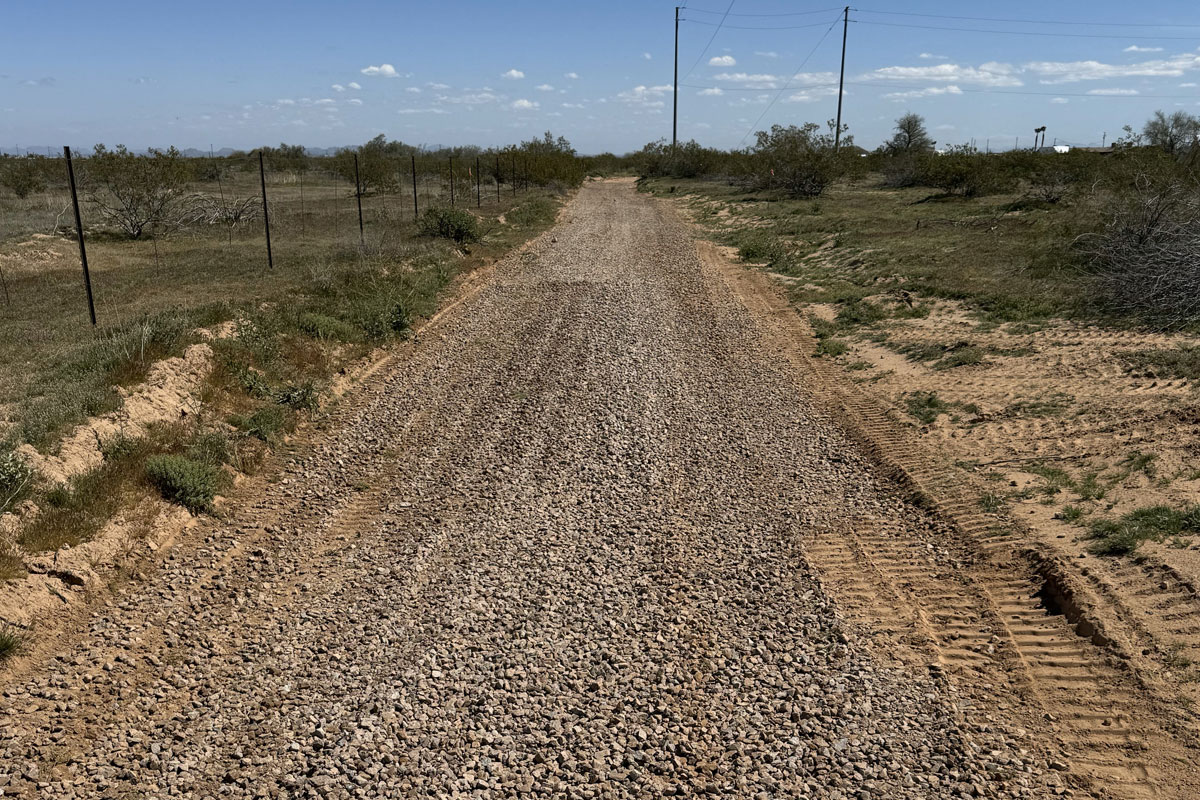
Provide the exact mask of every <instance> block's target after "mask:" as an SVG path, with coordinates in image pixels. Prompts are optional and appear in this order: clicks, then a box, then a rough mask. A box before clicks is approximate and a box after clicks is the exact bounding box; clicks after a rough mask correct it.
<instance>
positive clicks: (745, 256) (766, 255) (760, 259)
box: [738, 231, 788, 267]
mask: <svg viewBox="0 0 1200 800" xmlns="http://www.w3.org/2000/svg"><path fill="white" fill-rule="evenodd" d="M738 258H740V259H742V261H752V262H755V263H765V264H766V265H767V266H769V267H775V266H778V265H779V264H781V263H784V262H786V261H787V258H788V252H787V248H786V247H784V244H783V242H781V241H780V240H779V237H778V236H775V235H774V234H770V233H767V232H766V231H750V232H748V233H746V234H744V235H742V236H741V237H739V239H738Z"/></svg>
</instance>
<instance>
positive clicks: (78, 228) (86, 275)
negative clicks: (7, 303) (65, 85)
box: [4, 147, 96, 327]
mask: <svg viewBox="0 0 1200 800" xmlns="http://www.w3.org/2000/svg"><path fill="white" fill-rule="evenodd" d="M63 155H64V156H66V158H67V177H68V178H70V180H71V204H72V205H74V206H75V235H76V236H78V237H79V263H81V264H83V285H84V287H85V288H86V289H87V301H88V314H89V315H90V316H91V318H92V327H95V326H96V302H95V300H94V299H93V298H92V274H91V273H90V272H89V271H88V263H87V248H86V247H84V245H83V219H82V218H81V217H80V216H79V192H77V191H76V190H75V167H74V165H73V164H72V163H71V148H69V147H63ZM4 292H5V294H6V295H7V294H8V287H7V286H6V287H5V289H4Z"/></svg>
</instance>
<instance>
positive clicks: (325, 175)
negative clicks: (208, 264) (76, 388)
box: [0, 147, 576, 326]
mask: <svg viewBox="0 0 1200 800" xmlns="http://www.w3.org/2000/svg"><path fill="white" fill-rule="evenodd" d="M564 155H565V154H564ZM62 156H63V158H62V162H61V164H56V162H57V161H58V159H57V158H47V157H41V156H37V157H34V156H25V157H24V158H23V159H16V160H7V161H6V163H8V164H16V163H17V162H20V161H31V163H32V164H33V166H32V167H30V168H31V169H32V168H36V169H37V170H40V172H41V173H42V177H41V181H42V182H43V186H42V189H41V194H40V197H41V200H40V202H41V204H42V206H43V207H44V209H45V219H46V221H47V222H48V221H49V219H50V216H51V213H50V212H52V209H53V208H54V207H55V206H56V205H57V204H58V203H61V202H62V201H63V200H64V199H65V198H63V196H62V194H56V190H54V189H53V188H51V189H46V188H45V187H46V186H47V185H50V186H59V187H63V184H64V183H65V187H63V188H65V189H66V190H67V191H69V195H70V201H69V204H68V206H66V207H69V208H70V211H71V218H72V221H73V223H74V225H73V226H69V224H68V225H64V224H63V219H62V218H63V216H64V212H65V207H64V212H60V213H59V214H58V215H57V216H54V221H53V228H52V230H53V231H54V232H56V233H68V232H69V233H72V234H73V235H74V237H75V238H76V240H77V241H78V246H79V261H80V265H81V267H82V270H83V279H84V287H85V292H86V297H87V304H88V315H89V318H90V320H91V324H92V325H93V326H95V325H96V324H97V314H96V299H95V296H94V294H93V290H92V283H93V276H92V274H91V270H90V269H89V265H88V252H87V251H88V243H89V242H88V240H89V239H94V238H95V237H96V235H97V233H96V232H97V231H100V232H101V233H103V235H104V237H105V239H106V240H112V236H111V235H110V234H113V233H117V234H119V235H120V237H121V238H123V239H128V240H129V241H137V240H146V239H149V240H150V241H151V242H152V243H153V250H154V262H155V264H156V265H157V264H158V263H159V259H160V253H159V240H160V239H164V240H171V241H175V240H180V239H203V238H206V237H210V236H215V237H216V241H215V242H214V245H216V244H221V243H224V244H227V245H234V244H235V242H237V243H243V244H245V245H246V246H253V245H252V242H253V238H254V237H255V236H256V235H257V236H261V240H260V241H261V246H262V254H263V256H264V257H265V258H264V260H265V263H266V266H267V269H274V268H275V267H276V264H277V262H278V261H280V259H281V258H285V259H286V258H288V257H289V256H291V255H292V254H294V253H299V252H310V251H311V248H312V246H313V245H317V244H321V245H328V246H332V247H333V248H334V249H337V248H343V247H344V246H346V245H350V246H352V247H353V246H356V247H357V248H358V250H359V252H360V253H366V252H368V251H374V249H375V248H377V249H379V250H382V249H384V247H385V246H386V245H387V243H388V241H389V239H394V237H398V236H401V235H402V233H401V231H402V230H404V229H408V231H409V233H410V234H411V228H409V225H410V224H411V223H416V222H418V221H419V220H420V218H421V215H422V213H423V212H426V211H428V210H429V209H432V208H438V207H443V208H444V207H450V208H454V207H458V208H464V209H467V210H470V209H471V208H474V209H476V210H477V211H478V210H482V209H484V208H485V207H489V206H490V207H493V208H497V209H498V210H499V207H500V206H502V205H503V204H504V203H505V202H509V203H512V202H515V201H514V200H512V198H516V197H517V196H518V195H519V194H520V193H522V192H525V191H528V190H529V189H530V188H531V187H533V186H540V187H547V186H553V185H555V184H562V185H567V184H569V183H572V182H573V178H574V176H573V174H566V173H567V172H569V173H573V172H574V170H575V169H576V168H575V167H572V168H571V169H569V170H566V172H564V168H563V165H564V164H565V163H566V162H564V161H563V159H562V158H558V159H555V158H539V156H538V155H537V154H529V153H526V152H521V151H519V150H515V149H514V150H511V151H489V152H484V153H478V154H469V153H468V154H465V155H463V154H460V155H442V154H438V155H429V154H424V153H408V154H404V155H391V154H388V155H382V154H374V153H366V152H363V151H362V150H360V151H357V152H356V151H344V152H342V153H339V154H337V155H333V156H319V157H314V156H308V155H304V154H299V153H296V152H290V153H289V152H288V151H280V150H275V149H273V148H264V149H261V150H256V151H252V152H250V153H245V154H235V155H232V156H216V155H212V154H210V156H209V157H207V158H205V157H203V156H201V157H184V156H182V155H181V154H179V153H178V152H177V151H174V150H172V151H168V152H165V153H164V152H161V151H158V152H154V151H152V152H151V153H150V154H147V155H134V154H132V153H128V152H127V151H125V150H124V148H119V149H118V150H116V151H107V150H104V149H103V148H97V150H96V152H94V153H92V154H89V155H87V156H83V157H81V156H80V155H79V154H78V153H74V154H73V153H72V152H71V148H70V147H64V148H63V151H62ZM570 160H571V161H572V162H573V161H574V160H575V159H574V156H573V155H571V156H570ZM56 172H57V173H58V174H57V175H56V174H55V173H56ZM64 179H65V180H64ZM57 191H61V189H59V190H57ZM25 196H26V195H23V194H20V193H18V197H20V198H24V197H25ZM56 198H57V199H56ZM26 205H27V207H29V208H30V209H36V208H37V207H38V206H37V205H36V203H28V204H26ZM37 214H38V212H37V211H36V210H31V211H30V212H29V213H28V214H27V215H26V216H28V217H29V219H27V220H26V219H22V218H21V217H22V209H21V207H20V205H19V203H18V206H17V208H16V210H15V211H14V212H13V213H12V216H11V217H10V219H11V220H12V221H13V222H14V227H16V228H20V227H21V226H22V225H23V224H25V225H27V229H28V230H30V231H34V230H37V229H38V228H39V227H40V226H39V224H38V223H39V221H40V220H39V218H38V216H37ZM260 219H261V227H259V225H258V223H259V220H260ZM356 223H357V224H356ZM47 227H49V226H48V225H47ZM72 228H73V230H72ZM256 229H257V231H258V233H257V234H256V233H255V230H256ZM42 230H45V228H42ZM6 233H11V231H6ZM355 234H357V235H355ZM351 241H352V242H353V244H352V245H351V244H350V242H351ZM281 244H283V245H284V246H283V247H282V248H281ZM297 248H306V249H304V250H300V249H297ZM0 281H3V283H4V296H5V299H6V301H7V302H11V300H10V299H9V298H8V282H7V281H6V280H4V274H3V262H2V260H0Z"/></svg>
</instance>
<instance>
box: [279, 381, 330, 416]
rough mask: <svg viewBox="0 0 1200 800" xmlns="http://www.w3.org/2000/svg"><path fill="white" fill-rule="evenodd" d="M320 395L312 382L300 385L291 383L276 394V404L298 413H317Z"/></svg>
mask: <svg viewBox="0 0 1200 800" xmlns="http://www.w3.org/2000/svg"><path fill="white" fill-rule="evenodd" d="M318 394H319V393H318V391H317V387H316V385H315V384H314V383H313V382H312V381H305V382H303V383H301V384H299V385H294V384H290V383H289V384H288V385H287V386H285V387H283V388H282V389H280V390H278V391H277V392H275V402H277V403H279V404H280V405H284V406H287V407H288V408H294V409H296V410H297V411H315V410H316V408H317V397H318Z"/></svg>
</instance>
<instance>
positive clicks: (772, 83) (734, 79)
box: [713, 72, 783, 89]
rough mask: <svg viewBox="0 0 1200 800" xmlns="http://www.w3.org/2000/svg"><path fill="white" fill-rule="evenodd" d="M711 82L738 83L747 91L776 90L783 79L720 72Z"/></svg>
mask: <svg viewBox="0 0 1200 800" xmlns="http://www.w3.org/2000/svg"><path fill="white" fill-rule="evenodd" d="M713 80H716V81H728V82H729V83H740V84H742V85H743V86H745V87H746V88H747V89H776V88H778V84H779V83H780V82H781V81H782V80H783V78H781V77H780V76H778V75H768V74H766V73H762V72H759V73H753V74H752V73H748V72H720V73H717V74H716V75H713Z"/></svg>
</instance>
